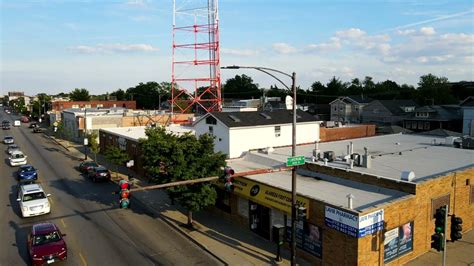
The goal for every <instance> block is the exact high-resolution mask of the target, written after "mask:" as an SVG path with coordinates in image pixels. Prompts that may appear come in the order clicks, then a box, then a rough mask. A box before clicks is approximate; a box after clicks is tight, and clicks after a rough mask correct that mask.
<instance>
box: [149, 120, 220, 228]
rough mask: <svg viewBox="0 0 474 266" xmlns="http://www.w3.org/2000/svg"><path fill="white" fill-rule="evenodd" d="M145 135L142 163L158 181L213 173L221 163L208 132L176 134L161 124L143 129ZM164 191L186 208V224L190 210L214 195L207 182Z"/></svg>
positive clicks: (204, 204)
mask: <svg viewBox="0 0 474 266" xmlns="http://www.w3.org/2000/svg"><path fill="white" fill-rule="evenodd" d="M146 135H147V137H148V138H147V139H142V140H140V148H141V150H142V151H143V158H144V167H145V169H146V170H147V172H148V174H150V175H151V176H154V177H156V180H157V181H158V182H159V183H170V182H175V181H181V180H192V179H196V178H203V177H209V176H216V175H219V174H220V172H221V168H222V167H223V166H225V155H224V154H222V153H220V152H218V153H215V152H214V139H213V137H212V136H210V135H207V134H205V135H202V136H200V137H199V138H197V137H196V136H194V135H190V134H186V135H183V136H176V135H174V134H171V133H167V132H166V131H165V130H164V129H163V128H150V129H147V130H146ZM167 192H168V194H169V195H170V197H171V198H174V199H176V200H177V201H178V202H179V203H180V204H181V205H182V206H183V207H185V208H186V209H187V210H188V225H190V226H192V224H193V218H192V213H193V212H196V211H200V210H202V209H204V208H206V207H208V206H210V205H214V204H215V201H216V198H217V193H216V191H215V188H214V187H213V185H212V184H210V183H197V184H192V185H185V186H176V187H172V188H169V189H167Z"/></svg>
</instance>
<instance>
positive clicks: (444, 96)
mask: <svg viewBox="0 0 474 266" xmlns="http://www.w3.org/2000/svg"><path fill="white" fill-rule="evenodd" d="M431 99H433V102H434V104H451V103H457V102H458V100H457V99H456V98H455V97H454V96H453V94H452V92H451V85H450V84H449V81H448V78H446V77H438V76H435V75H433V74H431V73H430V74H427V75H423V76H421V77H420V81H419V82H418V102H419V103H420V104H422V105H424V104H426V103H427V100H431Z"/></svg>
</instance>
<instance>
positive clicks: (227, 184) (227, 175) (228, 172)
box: [222, 166, 235, 192]
mask: <svg viewBox="0 0 474 266" xmlns="http://www.w3.org/2000/svg"><path fill="white" fill-rule="evenodd" d="M234 173H235V172H234V169H232V168H230V167H228V166H226V167H224V175H223V176H222V179H223V180H224V188H225V190H226V191H227V192H232V191H234V184H233V183H232V182H233V181H234V178H233V177H232V175H234Z"/></svg>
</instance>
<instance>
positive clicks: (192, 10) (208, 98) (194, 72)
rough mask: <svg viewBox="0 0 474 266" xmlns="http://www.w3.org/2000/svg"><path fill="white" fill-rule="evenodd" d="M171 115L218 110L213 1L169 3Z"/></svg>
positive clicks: (216, 22) (216, 24) (216, 23)
mask: <svg viewBox="0 0 474 266" xmlns="http://www.w3.org/2000/svg"><path fill="white" fill-rule="evenodd" d="M172 61H173V63H172V77H171V81H172V89H171V112H172V113H190V112H195V113H207V112H215V111H221V110H222V99H221V75H220V60H219V16H218V11H217V0H174V1H173V58H172Z"/></svg>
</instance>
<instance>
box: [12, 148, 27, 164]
mask: <svg viewBox="0 0 474 266" xmlns="http://www.w3.org/2000/svg"><path fill="white" fill-rule="evenodd" d="M26 157H27V156H26V155H25V154H23V152H21V151H14V152H12V154H10V158H8V159H9V160H10V165H11V166H18V165H25V164H27V163H28V162H27V161H26Z"/></svg>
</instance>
